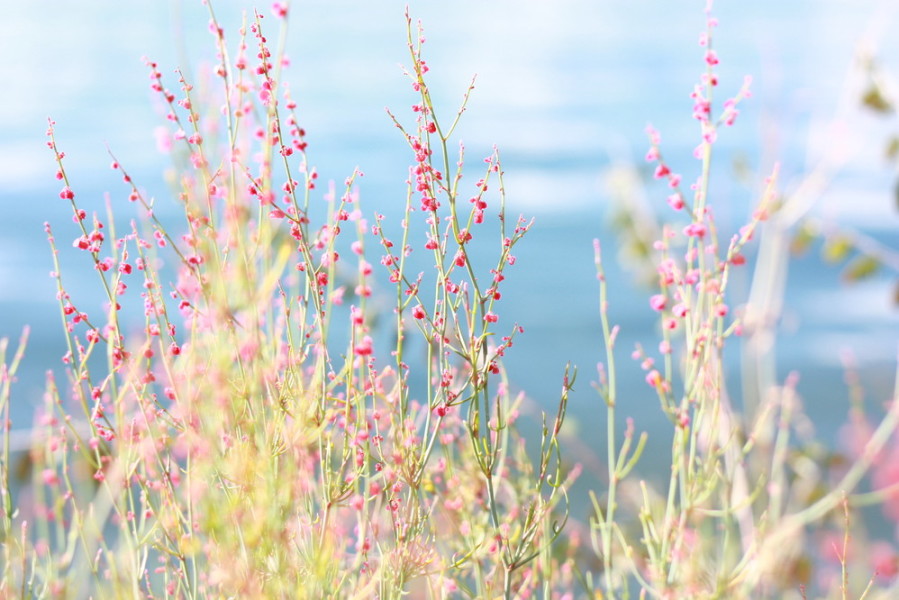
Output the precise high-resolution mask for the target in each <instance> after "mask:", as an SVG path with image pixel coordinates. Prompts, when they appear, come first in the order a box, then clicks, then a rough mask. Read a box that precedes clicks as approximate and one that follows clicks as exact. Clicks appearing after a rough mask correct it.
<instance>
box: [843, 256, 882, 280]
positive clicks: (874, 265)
mask: <svg viewBox="0 0 899 600" xmlns="http://www.w3.org/2000/svg"><path fill="white" fill-rule="evenodd" d="M880 266H881V265H880V261H879V260H877V259H876V258H874V257H873V256H870V255H868V254H862V255H861V256H856V257H855V258H854V259H852V260H851V261H850V262H849V264H848V265H846V268H845V269H843V278H844V279H845V280H846V281H850V282H856V281H861V280H862V279H868V278H870V277H871V276H873V275H874V274H875V273H877V271H878V270H879V269H880Z"/></svg>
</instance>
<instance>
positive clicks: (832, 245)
mask: <svg viewBox="0 0 899 600" xmlns="http://www.w3.org/2000/svg"><path fill="white" fill-rule="evenodd" d="M851 250H852V242H851V241H850V240H849V238H847V237H845V236H842V235H837V236H834V237H831V238H829V239H828V240H827V241H826V242H825V243H824V249H823V251H822V256H823V258H824V260H826V261H827V262H829V263H837V262H840V261H842V260H845V259H846V256H847V255H848V254H849V252H850V251H851Z"/></svg>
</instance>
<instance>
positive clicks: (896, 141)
mask: <svg viewBox="0 0 899 600" xmlns="http://www.w3.org/2000/svg"><path fill="white" fill-rule="evenodd" d="M885 154H886V157H887V159H888V160H896V159H897V158H899V136H896V135H894V136H893V137H891V138H890V139H889V141H888V142H887V147H886V150H885Z"/></svg>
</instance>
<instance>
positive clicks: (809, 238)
mask: <svg viewBox="0 0 899 600" xmlns="http://www.w3.org/2000/svg"><path fill="white" fill-rule="evenodd" d="M817 237H818V235H817V232H816V231H815V229H814V228H813V227H811V226H810V225H808V224H807V223H806V224H803V225H801V226H800V227H799V229H798V230H797V231H796V233H795V234H794V235H793V239H792V240H791V241H790V252H791V253H792V254H794V255H797V256H800V255H802V254H805V253H806V252H808V249H809V247H811V245H812V242H814V241H815V239H816V238H817Z"/></svg>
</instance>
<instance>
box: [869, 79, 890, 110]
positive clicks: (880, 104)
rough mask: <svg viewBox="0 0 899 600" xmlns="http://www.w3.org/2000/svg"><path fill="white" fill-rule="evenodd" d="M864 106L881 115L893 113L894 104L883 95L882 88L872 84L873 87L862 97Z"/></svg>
mask: <svg viewBox="0 0 899 600" xmlns="http://www.w3.org/2000/svg"><path fill="white" fill-rule="evenodd" d="M862 104H864V105H865V106H867V107H868V108H870V109H871V110H873V111H874V112H879V113H889V112H892V111H893V104H892V102H890V101H889V100H888V99H887V98H886V96H884V95H883V92H882V91H881V89H880V87H879V86H877V85H876V84H871V87H869V88H868V90H867V91H866V92H865V93H864V95H862Z"/></svg>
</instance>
